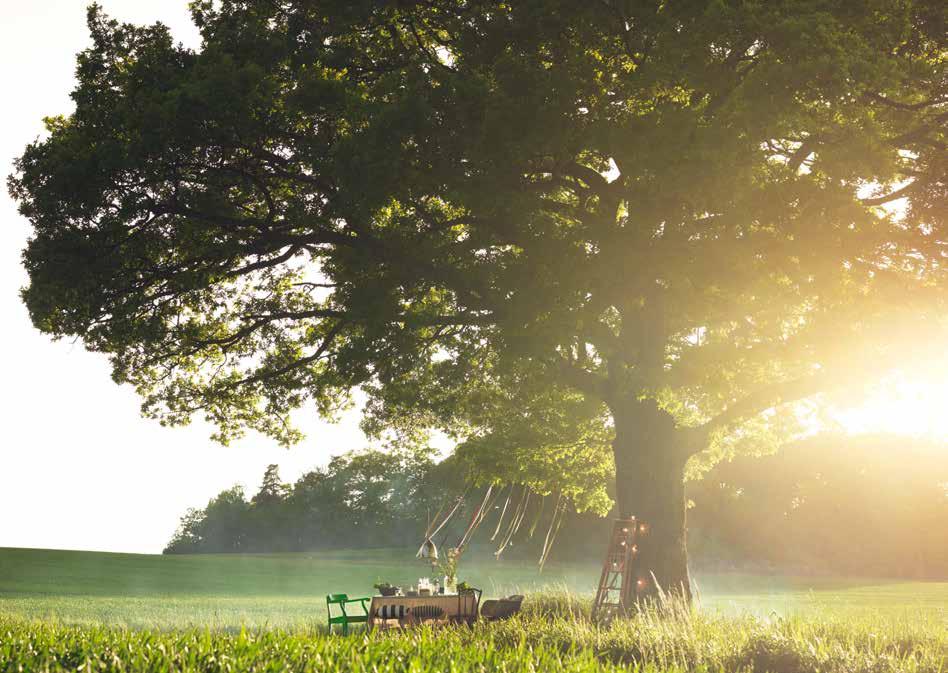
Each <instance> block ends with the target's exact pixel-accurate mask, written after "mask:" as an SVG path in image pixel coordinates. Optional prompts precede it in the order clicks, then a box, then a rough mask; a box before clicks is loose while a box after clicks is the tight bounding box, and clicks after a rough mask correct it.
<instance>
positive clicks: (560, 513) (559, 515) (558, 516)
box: [540, 492, 566, 573]
mask: <svg viewBox="0 0 948 673" xmlns="http://www.w3.org/2000/svg"><path fill="white" fill-rule="evenodd" d="M565 512H566V503H565V502H563V494H562V492H561V493H560V495H559V498H558V499H557V501H556V506H555V507H554V508H553V517H552V518H551V519H550V529H549V530H548V531H547V532H546V539H545V540H544V541H543V551H542V552H541V554H540V572H541V573H542V572H543V566H545V565H546V560H547V558H549V556H550V551H552V549H553V542H554V540H556V534H557V533H559V532H560V526H562V525H563V519H564V514H565Z"/></svg>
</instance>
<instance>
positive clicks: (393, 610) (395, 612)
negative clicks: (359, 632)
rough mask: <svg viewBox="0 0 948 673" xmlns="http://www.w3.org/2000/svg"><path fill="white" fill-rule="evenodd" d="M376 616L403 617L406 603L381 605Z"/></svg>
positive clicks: (386, 617) (382, 617) (385, 617)
mask: <svg viewBox="0 0 948 673" xmlns="http://www.w3.org/2000/svg"><path fill="white" fill-rule="evenodd" d="M375 616H376V617H380V618H381V619H403V618H404V617H405V606H404V605H381V606H379V609H378V610H376V611H375Z"/></svg>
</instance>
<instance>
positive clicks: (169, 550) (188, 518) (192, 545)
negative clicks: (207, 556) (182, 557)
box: [163, 507, 207, 554]
mask: <svg viewBox="0 0 948 673" xmlns="http://www.w3.org/2000/svg"><path fill="white" fill-rule="evenodd" d="M206 518H207V513H206V512H205V510H203V509H195V508H193V507H191V508H189V509H188V511H187V512H185V514H184V516H183V517H181V521H180V523H179V524H178V529H177V530H176V531H175V533H174V535H173V536H172V537H171V540H170V541H169V542H168V545H167V546H166V547H165V549H164V552H163V553H165V554H196V553H199V552H201V551H205V550H204V532H203V526H204V522H205V519H206Z"/></svg>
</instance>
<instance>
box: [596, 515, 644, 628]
mask: <svg viewBox="0 0 948 673" xmlns="http://www.w3.org/2000/svg"><path fill="white" fill-rule="evenodd" d="M638 530H639V527H638V522H637V521H636V520H635V517H632V518H630V519H616V520H615V523H613V525H612V539H611V540H610V541H609V549H608V551H607V552H606V560H605V562H604V563H603V564H602V575H601V576H600V578H599V589H598V591H596V601H595V602H594V603H593V609H592V617H593V620H595V621H604V622H605V621H610V620H612V619H613V618H615V617H617V616H620V615H625V613H626V611H627V610H628V609H629V607H630V606H628V605H626V597H627V596H628V595H630V593H631V592H630V588H631V587H632V583H633V582H636V581H638V573H637V566H638V563H637V560H636V558H637V555H638V547H637V540H638Z"/></svg>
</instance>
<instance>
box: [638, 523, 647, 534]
mask: <svg viewBox="0 0 948 673" xmlns="http://www.w3.org/2000/svg"><path fill="white" fill-rule="evenodd" d="M639 533H641V534H642V535H645V534H646V533H648V524H647V523H640V524H639Z"/></svg>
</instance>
